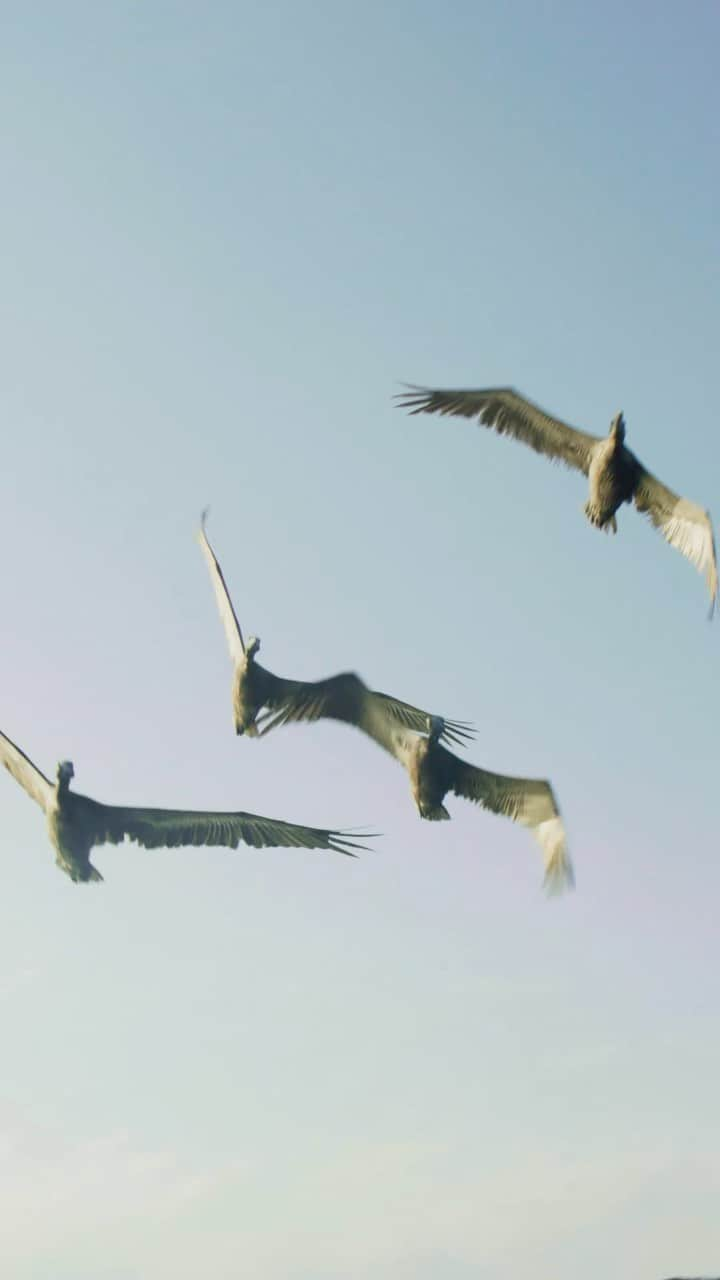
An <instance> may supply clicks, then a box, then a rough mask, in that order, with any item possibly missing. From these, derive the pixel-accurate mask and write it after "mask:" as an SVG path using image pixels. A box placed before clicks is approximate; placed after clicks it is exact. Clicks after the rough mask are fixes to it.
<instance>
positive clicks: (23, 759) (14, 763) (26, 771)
mask: <svg viewBox="0 0 720 1280" xmlns="http://www.w3.org/2000/svg"><path fill="white" fill-rule="evenodd" d="M0 762H2V764H4V765H5V768H6V769H7V771H8V773H11V774H12V776H13V778H14V779H15V781H16V782H19V783H20V786H21V787H23V788H24V790H25V791H27V793H28V795H29V796H32V798H33V800H35V801H36V803H37V804H39V805H40V808H41V809H43V810H46V809H47V807H48V803H49V801H50V797H51V795H52V794H53V791H54V787H53V785H52V783H51V782H49V781H48V779H47V778H46V777H45V774H44V773H41V772H40V770H39V769H38V767H37V765H34V764H33V762H32V760H30V759H28V757H27V756H26V755H25V752H24V751H21V750H20V748H19V747H16V746H15V743H14V742H11V741H10V739H9V738H6V737H5V734H4V733H0Z"/></svg>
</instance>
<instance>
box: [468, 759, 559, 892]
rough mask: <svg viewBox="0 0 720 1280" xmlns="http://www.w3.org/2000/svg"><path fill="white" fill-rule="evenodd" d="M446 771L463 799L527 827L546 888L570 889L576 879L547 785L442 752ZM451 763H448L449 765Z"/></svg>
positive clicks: (548, 784)
mask: <svg viewBox="0 0 720 1280" xmlns="http://www.w3.org/2000/svg"><path fill="white" fill-rule="evenodd" d="M443 757H445V759H446V767H447V771H448V779H449V781H448V789H449V790H451V791H454V792H455V794H456V795H458V796H464V797H465V799H466V800H474V801H475V802H476V804H481V805H482V806H483V808H484V809H490V810H491V812H492V813H497V814H500V815H502V816H503V817H505V818H511V819H512V821H513V822H519V823H521V824H522V826H524V827H530V829H531V831H532V833H533V835H534V836H535V839H536V840H537V841H538V842H539V844H540V847H541V849H542V851H543V857H544V859H545V881H544V883H545V888H546V889H547V890H548V892H549V893H558V892H559V891H560V890H562V889H565V888H568V889H570V888H572V887H573V885H574V883H575V879H574V875H573V869H572V863H571V862H570V857H569V855H568V851H567V840H566V835H565V828H564V826H563V822H562V818H561V817H560V811H559V809H558V807H557V802H556V800H555V795H554V792H553V789H552V787H551V786H550V783H549V782H545V781H544V780H541V779H536V778H507V777H504V776H503V775H502V774H500V773H489V772H488V771H487V770H485V769H478V768H477V767H476V766H474V765H470V764H466V763H465V761H463V760H458V758H457V756H453V755H451V753H450V752H449V751H444V750H443ZM448 762H451V763H448Z"/></svg>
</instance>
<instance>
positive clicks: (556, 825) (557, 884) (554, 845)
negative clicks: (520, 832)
mask: <svg viewBox="0 0 720 1280" xmlns="http://www.w3.org/2000/svg"><path fill="white" fill-rule="evenodd" d="M521 821H522V820H521ZM533 835H534V836H535V839H536V840H537V841H538V843H539V844H540V848H541V849H542V851H543V857H544V859H545V879H544V881H543V883H544V886H545V889H546V890H547V892H548V893H551V894H552V893H562V891H563V889H572V888H573V887H574V885H575V875H574V873H573V868H572V862H571V861H570V856H569V854H568V850H567V840H566V837H565V828H564V827H563V823H562V818H560V817H556V818H547V819H546V820H545V822H541V823H539V824H538V826H537V827H535V828H534V830H533Z"/></svg>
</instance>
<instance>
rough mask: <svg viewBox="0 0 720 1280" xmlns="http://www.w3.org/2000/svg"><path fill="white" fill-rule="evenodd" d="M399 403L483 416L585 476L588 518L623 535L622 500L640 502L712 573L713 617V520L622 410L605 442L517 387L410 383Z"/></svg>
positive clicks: (500, 430) (659, 526)
mask: <svg viewBox="0 0 720 1280" xmlns="http://www.w3.org/2000/svg"><path fill="white" fill-rule="evenodd" d="M395 399H396V400H397V401H398V402H399V404H398V407H399V408H404V409H409V410H410V412H411V414H416V413H442V414H452V415H454V416H456V417H460V418H477V419H478V422H481V423H482V424H483V426H486V427H494V428H495V430H496V431H497V433H498V435H506V434H507V435H511V436H514V437H515V439H516V440H521V441H522V442H523V444H528V445H529V446H530V448H531V449H534V450H535V452H536V453H544V454H545V455H546V457H548V458H552V459H553V460H555V461H559V462H564V463H565V465H566V466H568V467H574V468H575V469H576V470H577V471H582V472H583V473H584V474H585V475H586V476H587V477H588V479H589V481H590V486H589V487H590V493H589V497H588V501H587V503H586V504H585V514H586V515H587V517H588V519H589V520H590V522H591V524H594V525H596V527H597V528H598V529H604V530H605V531H606V532H607V531H610V532H612V533H617V521H616V519H615V513H616V512H617V510H618V508H619V507H621V506H622V504H623V502H634V503H635V506H636V507H637V509H638V511H640V512H642V514H643V515H646V516H648V517H649V519H650V520H651V521H652V523H653V525H654V526H655V528H656V529H659V530H660V532H661V533H662V535H663V537H664V538H665V539H666V541H667V542H669V543H670V545H671V546H673V547H676V548H677V550H678V551H680V552H682V554H683V555H684V556H685V557H686V558H687V559H688V560H690V562H691V563H692V564H694V565H695V567H696V569H699V570H700V572H701V573H703V574H704V575H705V580H706V582H707V586H708V590H709V592H710V616H711V617H712V614H713V610H714V608H715V604H716V601H717V593H718V570H717V556H716V554H715V538H714V535H713V527H712V523H711V521H710V515H709V513H708V512H707V511H705V510H703V508H702V507H698V506H696V504H695V503H694V502H689V501H688V500H687V498H680V497H678V495H677V494H676V493H673V491H672V489H668V488H666V487H665V485H664V484H661V483H660V481H659V480H656V479H655V476H653V475H651V474H650V472H649V471H646V470H645V467H644V466H643V465H642V463H641V462H640V460H639V459H638V458H636V457H635V454H634V453H631V451H630V450H629V449H628V448H627V447H626V445H625V419H624V417H623V415H622V413H616V414H615V417H614V418H613V420H612V422H611V423H610V431H609V433H608V435H607V436H606V437H605V438H604V439H602V438H600V437H598V436H592V435H589V434H588V433H587V432H585V431H578V430H577V428H575V427H570V426H568V425H567V423H566V422H561V421H560V419H559V418H553V417H551V416H550V414H548V413H545V412H544V410H542V409H541V408H540V407H539V406H538V405H536V404H533V402H532V400H527V399H526V398H525V396H522V395H520V393H519V392H518V391H515V390H514V389H513V388H512V387H489V388H487V389H486V390H480V391H462V390H461V391H433V390H430V389H429V388H428V387H416V386H409V387H408V390H407V391H406V392H402V393H401V394H400V395H398V396H396V397H395Z"/></svg>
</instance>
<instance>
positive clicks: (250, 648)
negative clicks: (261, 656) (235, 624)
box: [245, 636, 260, 658]
mask: <svg viewBox="0 0 720 1280" xmlns="http://www.w3.org/2000/svg"><path fill="white" fill-rule="evenodd" d="M259 648H260V640H259V637H258V636H249V637H248V642H247V644H246V645H245V655H246V657H248V658H254V657H255V654H256V653H257V652H258V650H259Z"/></svg>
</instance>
